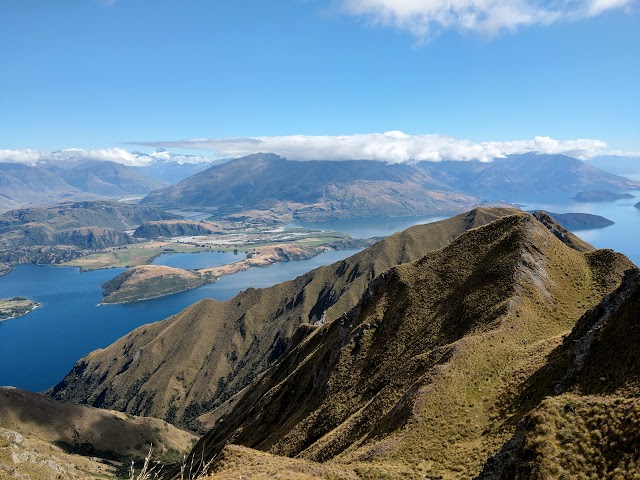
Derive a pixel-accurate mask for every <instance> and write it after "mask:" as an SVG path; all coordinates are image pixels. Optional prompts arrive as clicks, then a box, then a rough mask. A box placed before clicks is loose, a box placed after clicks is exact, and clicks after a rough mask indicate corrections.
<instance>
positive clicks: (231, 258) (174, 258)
mask: <svg viewBox="0 0 640 480" xmlns="http://www.w3.org/2000/svg"><path fill="white" fill-rule="evenodd" d="M245 257H246V254H245V253H243V252H239V253H237V254H234V253H233V252H201V253H163V254H162V255H160V256H158V257H156V258H154V259H153V262H151V263H152V264H153V265H164V266H165V267H176V268H184V269H187V270H195V269H197V268H207V267H219V266H220V265H227V264H228V263H233V262H239V261H240V260H244V258H245Z"/></svg>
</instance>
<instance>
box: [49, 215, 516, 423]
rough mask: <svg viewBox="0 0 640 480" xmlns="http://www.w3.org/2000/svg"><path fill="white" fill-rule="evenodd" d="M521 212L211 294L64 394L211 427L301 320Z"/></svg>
mask: <svg viewBox="0 0 640 480" xmlns="http://www.w3.org/2000/svg"><path fill="white" fill-rule="evenodd" d="M515 212H517V211H516V210H512V209H476V210H473V211H472V212H469V213H466V214H463V215H458V216H456V217H453V218H451V219H448V220H445V221H442V222H437V223H432V224H427V225H419V226H416V227H412V228H410V229H407V230H405V231H404V232H400V233H397V234H395V235H392V236H390V237H387V238H386V239H384V240H382V241H380V242H378V243H377V244H375V245H373V246H372V247H370V248H367V249H366V250H363V251H362V252H360V253H358V254H356V255H354V256H352V257H350V258H347V259H345V260H343V261H341V262H337V263H335V264H333V265H329V266H326V267H321V268H318V269H316V270H314V271H312V272H309V273H307V274H306V275H303V276H301V277H299V278H297V279H295V280H293V281H289V282H285V283H282V284H279V285H275V286H273V287H270V288H267V289H259V290H256V289H251V288H250V289H248V290H246V291H244V292H242V293H240V294H239V295H237V296H236V297H234V298H232V299H230V300H228V301H226V302H218V301H214V300H203V301H200V302H198V303H196V304H194V305H192V306H191V307H189V308H187V309H185V310H184V311H183V312H181V313H179V314H177V315H174V316H173V317H171V318H169V319H167V320H165V321H163V322H158V323H155V324H151V325H145V326H142V327H140V328H138V329H136V330H134V331H133V332H132V333H130V334H129V335H127V336H125V337H123V338H121V339H120V340H118V341H117V342H115V343H114V344H112V345H111V346H109V347H108V348H106V349H104V350H97V351H94V352H92V353H90V354H88V355H87V356H85V357H84V358H82V359H80V360H79V361H78V362H77V363H76V365H75V366H74V368H73V369H72V371H71V372H70V373H69V374H68V375H67V376H66V377H65V378H64V379H63V380H62V381H61V382H60V383H59V384H58V385H56V386H55V387H54V388H53V389H52V390H51V391H50V392H49V393H50V395H52V396H53V397H54V398H57V399H60V400H65V401H73V402H79V403H87V404H90V405H93V406H97V407H104V408H112V409H115V410H121V411H126V412H129V413H133V414H138V415H150V416H155V417H159V418H164V419H166V420H168V421H172V422H177V423H178V424H180V425H190V426H191V427H192V428H197V429H206V428H207V427H208V426H210V424H211V422H212V421H214V420H215V419H214V418H213V417H211V416H207V415H205V416H204V417H201V418H200V421H197V422H193V420H194V419H196V418H197V417H199V416H201V415H203V414H205V413H206V412H208V411H210V410H212V409H213V408H215V407H217V406H219V405H220V404H221V403H223V402H224V401H226V400H228V399H229V398H231V397H232V396H233V395H234V394H236V393H237V392H239V391H240V390H242V389H243V388H244V387H246V386H247V385H248V384H249V383H250V382H251V381H252V380H253V379H254V378H255V376H256V375H257V374H259V373H260V372H262V371H263V370H264V369H265V368H267V367H268V366H269V365H271V364H272V363H273V362H274V361H275V360H276V359H277V358H278V357H279V356H280V355H282V353H284V352H285V351H286V350H287V348H289V346H290V345H291V343H292V339H293V337H294V335H295V334H296V331H297V329H298V327H299V326H300V325H301V324H319V323H324V322H326V323H331V322H333V321H334V320H335V319H337V318H339V317H340V316H341V315H343V314H344V313H345V312H348V311H349V310H350V309H351V308H353V307H354V306H355V305H356V303H357V302H358V300H359V299H360V297H361V295H362V294H363V293H364V292H365V291H366V289H367V288H368V284H369V282H370V281H371V280H373V279H374V278H375V277H377V276H378V275H379V274H381V273H382V272H383V271H385V270H387V269H388V268H390V267H393V266H395V265H398V264H401V263H406V262H410V261H414V260H416V259H419V258H421V257H422V256H423V255H425V254H426V253H428V252H429V251H432V250H436V249H439V248H442V247H444V246H446V245H448V244H449V243H450V242H451V241H453V240H454V239H455V238H457V237H459V236H460V235H461V234H462V233H463V232H465V231H466V230H468V229H469V228H474V227H477V226H480V225H485V224H487V223H489V222H492V221H494V220H495V219H497V218H499V217H502V216H504V215H509V214H513V213H515Z"/></svg>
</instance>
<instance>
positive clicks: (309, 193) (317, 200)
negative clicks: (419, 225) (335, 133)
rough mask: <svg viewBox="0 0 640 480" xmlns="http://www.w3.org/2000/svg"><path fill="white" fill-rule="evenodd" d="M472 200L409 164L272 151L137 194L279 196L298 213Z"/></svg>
mask: <svg viewBox="0 0 640 480" xmlns="http://www.w3.org/2000/svg"><path fill="white" fill-rule="evenodd" d="M474 202H475V200H474V199H473V198H471V197H469V196H468V195H464V194H462V193H460V192H457V191H456V190H455V189H454V188H452V187H450V186H447V185H445V184H442V183H439V182H437V181H435V180H433V179H432V178H430V177H429V176H428V175H427V174H425V173H424V172H421V171H420V170H417V169H416V168H415V167H413V166H411V165H388V164H385V163H382V162H375V161H365V160H362V161H349V162H335V161H311V162H295V161H289V160H285V159H284V158H281V157H278V156H277V155H273V154H255V155H249V156H247V157H243V158H239V159H236V160H232V161H229V162H227V163H224V164H222V165H217V166H214V167H212V168H209V169H207V170H205V171H203V172H200V173H198V174H196V175H194V176H192V177H189V178H188V179H185V180H183V181H182V182H180V183H178V184H177V185H172V186H170V187H167V188H164V189H161V190H158V191H156V192H153V193H151V194H149V195H148V196H146V197H145V198H144V199H143V200H142V201H141V203H144V204H150V205H158V206H165V207H166V206H169V205H170V206H180V207H184V206H199V207H215V208H220V207H226V208H228V207H235V208H236V209H239V210H248V209H254V208H258V209H268V208H273V207H274V206H277V205H282V204H284V205H287V206H288V208H289V209H290V211H291V212H292V215H293V216H295V217H296V218H300V219H310V218H340V217H348V216H370V215H410V214H420V213H434V212H454V211H459V210H461V209H464V208H468V207H470V206H471V205H472V204H473V203H474Z"/></svg>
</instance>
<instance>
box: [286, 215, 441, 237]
mask: <svg viewBox="0 0 640 480" xmlns="http://www.w3.org/2000/svg"><path fill="white" fill-rule="evenodd" d="M449 216H450V215H447V216H444V217H443V216H434V215H431V216H417V217H365V218H347V219H339V220H327V221H323V222H293V223H290V224H288V225H287V226H286V228H293V227H302V228H311V229H316V230H334V231H336V232H342V233H346V234H348V235H351V236H352V237H353V238H373V237H386V236H388V235H391V234H392V233H396V232H399V231H400V230H404V229H405V228H409V227H413V226H414V225H419V224H421V223H431V222H437V221H438V220H444V219H445V218H449Z"/></svg>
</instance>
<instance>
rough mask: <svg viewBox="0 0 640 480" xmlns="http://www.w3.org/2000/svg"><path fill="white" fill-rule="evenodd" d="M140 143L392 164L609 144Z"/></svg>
mask: <svg viewBox="0 0 640 480" xmlns="http://www.w3.org/2000/svg"><path fill="white" fill-rule="evenodd" d="M139 145H147V146H163V147H168V148H195V149H199V150H212V151H214V152H215V153H216V154H217V155H219V156H221V157H241V156H244V155H249V154H251V153H257V152H270V153H277V154H278V155H281V156H283V157H286V158H288V159H291V160H379V161H383V162H387V163H410V162H419V161H430V162H438V161H442V160H460V161H464V160H480V161H483V162H487V161H491V160H492V159H494V158H502V157H505V156H506V155H512V154H518V153H526V152H531V151H536V152H540V153H551V154H556V153H562V154H565V155H570V156H572V157H576V158H580V159H587V158H591V157H594V156H597V155H602V154H605V153H607V144H606V143H605V142H603V141H601V140H592V139H579V140H556V139H553V138H550V137H541V136H539V137H535V138H533V139H531V140H515V141H506V142H499V141H491V142H475V143H474V142H471V141H469V140H459V139H455V138H452V137H447V136H444V135H407V134H405V133H403V132H399V131H391V132H386V133H369V134H357V135H339V136H311V135H289V136H277V137H237V138H220V139H206V138H196V139H193V140H183V141H173V142H142V143H139Z"/></svg>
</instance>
